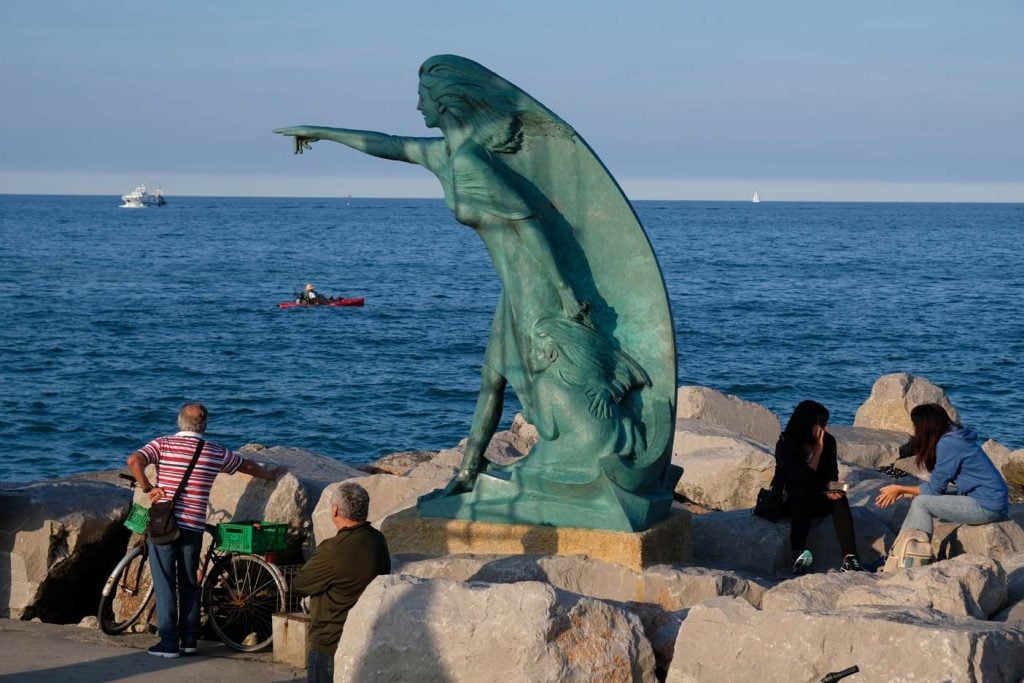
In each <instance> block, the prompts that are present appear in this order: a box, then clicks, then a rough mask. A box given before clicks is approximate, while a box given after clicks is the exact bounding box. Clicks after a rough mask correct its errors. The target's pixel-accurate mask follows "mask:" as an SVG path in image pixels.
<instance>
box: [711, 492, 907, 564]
mask: <svg viewBox="0 0 1024 683" xmlns="http://www.w3.org/2000/svg"><path fill="white" fill-rule="evenodd" d="M850 512H851V514H852V515H853V528H854V532H855V537H856V541H857V553H858V554H859V555H860V558H861V560H862V561H864V562H866V563H872V562H876V561H878V560H879V559H881V558H882V557H884V555H885V549H886V548H887V547H888V544H890V543H891V542H892V539H893V538H894V536H895V535H894V533H893V530H892V529H891V528H890V527H889V526H888V525H887V524H886V523H885V522H884V520H883V519H881V518H880V517H878V516H877V515H876V514H875V513H874V511H873V510H872V509H870V508H866V507H863V506H852V507H851V508H850ZM692 524H693V560H694V563H695V564H698V565H701V566H711V567H722V568H727V569H743V570H747V571H751V572H754V573H755V574H757V575H760V576H766V577H779V576H788V575H789V573H790V570H791V569H792V558H791V557H790V547H789V520H787V519H783V520H781V521H779V522H774V523H773V522H768V521H766V520H764V519H761V518H760V517H755V516H754V515H752V514H750V511H749V510H731V511H728V512H711V513H708V514H703V515H694V516H693V520H692ZM807 547H808V549H810V551H811V554H812V555H813V556H814V565H813V567H812V569H813V570H816V571H817V570H825V569H827V568H829V567H838V566H839V563H840V561H841V559H842V553H841V551H840V549H839V541H838V540H837V538H836V532H835V527H834V526H833V524H832V520H831V518H828V519H821V520H818V521H816V522H815V523H814V524H812V526H811V531H810V534H809V535H808V537H807Z"/></svg>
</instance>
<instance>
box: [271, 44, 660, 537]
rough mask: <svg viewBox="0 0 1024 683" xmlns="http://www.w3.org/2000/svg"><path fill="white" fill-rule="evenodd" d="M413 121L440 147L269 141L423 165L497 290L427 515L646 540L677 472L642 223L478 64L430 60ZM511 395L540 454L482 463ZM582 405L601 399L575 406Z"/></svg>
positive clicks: (571, 138)
mask: <svg viewBox="0 0 1024 683" xmlns="http://www.w3.org/2000/svg"><path fill="white" fill-rule="evenodd" d="M418 109H419V110H420V111H421V112H422V114H423V119H424V122H425V123H426V125H427V126H428V127H431V128H439V129H440V130H441V132H442V134H443V137H440V138H418V137H398V136H392V135H387V134H383V133H375V132H369V131H360V130H350V129H344V128H325V127H318V126H297V127H291V128H281V129H278V130H276V131H275V132H277V133H281V134H283V135H289V136H292V137H294V138H295V151H296V153H302V151H303V150H304V149H309V143H311V142H313V141H316V140H332V141H334V142H339V143H341V144H343V145H347V146H349V147H352V148H354V149H357V150H359V151H361V152H365V153H367V154H371V155H373V156H377V157H382V158H385V159H394V160H399V161H406V162H409V163H414V164H418V165H420V166H423V167H425V168H427V169H428V170H430V171H431V172H432V173H433V174H434V175H435V176H436V177H437V178H438V180H439V181H440V182H441V186H442V188H443V189H444V196H445V202H446V204H447V206H448V208H449V209H451V210H452V212H453V213H454V214H455V218H456V219H457V220H458V221H459V222H460V223H463V224H464V225H467V226H469V227H471V228H473V229H474V230H475V231H476V232H477V234H478V235H480V237H481V239H482V240H483V242H484V244H485V246H486V247H487V251H488V253H489V254H490V256H491V259H492V261H493V263H494V266H495V268H496V270H497V271H498V275H499V277H500V278H501V282H502V292H501V298H500V300H499V302H498V306H497V310H496V312H495V316H494V321H493V323H492V326H491V334H490V338H489V340H488V343H487V351H486V353H485V356H484V363H483V369H482V371H481V389H480V395H479V398H478V400H477V406H476V412H475V415H474V418H473V425H472V427H471V429H470V435H469V440H468V443H467V446H466V451H465V456H464V459H463V462H462V466H461V467H460V470H459V472H458V474H457V476H456V477H455V479H454V480H453V481H452V483H451V484H449V486H448V487H447V488H446V489H444V490H442V491H438V492H435V493H434V494H432V495H430V496H426V497H424V499H422V500H421V501H420V505H419V508H420V512H421V514H424V515H428V516H444V517H460V518H468V519H480V520H487V521H499V522H528V523H539V524H555V525H559V526H589V527H599V528H621V529H630V530H635V529H638V528H645V527H646V526H648V525H650V524H652V523H653V522H655V521H657V520H658V519H660V518H661V517H663V516H665V515H666V514H667V513H668V506H669V505H670V504H671V491H672V487H673V485H674V483H675V479H676V478H678V474H676V473H674V472H673V471H672V470H671V469H670V466H669V464H668V460H669V456H670V452H671V436H672V415H673V412H674V409H673V408H674V396H675V353H674V341H673V335H672V326H671V318H670V315H669V312H668V302H667V296H666V295H665V288H664V283H663V281H662V279H661V274H660V271H659V270H658V267H657V262H656V261H655V260H654V256H653V253H652V252H651V250H650V245H649V244H648V242H647V239H646V236H645V235H644V234H643V229H642V228H641V227H640V224H639V222H638V221H637V219H636V216H635V214H633V212H632V209H631V208H630V207H629V204H628V202H627V201H626V200H625V197H624V196H623V195H622V193H621V190H619V188H618V186H617V185H616V184H615V182H614V180H612V178H611V176H610V175H609V174H608V173H607V171H606V170H605V169H604V167H603V166H602V165H601V164H600V161H598V160H597V158H596V157H595V156H594V155H593V153H592V152H591V151H590V150H589V148H588V147H587V146H586V144H585V143H584V142H583V141H582V140H581V139H580V138H579V136H578V135H577V134H576V132H575V131H574V130H573V129H572V128H571V127H570V126H569V125H568V124H566V123H565V122H564V121H562V120H561V119H559V118H558V117H557V116H555V115H554V114H553V113H552V112H550V111H549V110H547V109H546V108H545V107H544V106H543V105H541V104H540V103H539V102H537V101H536V100H534V99H533V98H532V97H530V96H529V95H527V94H526V93H525V92H523V91H522V90H521V89H519V88H517V87H516V86H514V85H512V84H511V83H509V82H508V81H506V80H505V79H503V78H501V77H500V76H498V75H497V74H494V73H493V72H491V71H489V70H487V69H485V68H484V67H482V66H481V65H479V64H477V63H476V62H473V61H471V60H468V59H465V58H462V57H456V56H453V55H439V56H436V57H432V58H430V59H428V60H427V61H426V62H425V63H424V64H423V66H422V67H421V68H420V84H419V105H418ZM573 358H576V359H577V361H576V362H575V364H574V361H573V360H572V359H573ZM587 358H589V359H591V360H593V359H598V362H596V363H595V362H588V361H586V360H581V359H587ZM570 378H571V379H570ZM507 383H511V385H512V387H513V388H514V389H515V391H516V394H517V396H518V397H519V399H520V402H521V403H522V405H523V411H524V417H525V418H526V419H527V421H529V422H532V423H535V424H538V425H543V426H544V427H546V428H545V429H541V441H540V442H539V443H538V444H537V446H535V448H534V452H533V453H531V455H530V456H528V457H527V458H525V459H524V460H523V461H521V463H520V464H519V465H517V466H512V467H510V468H499V467H497V466H495V465H493V464H492V465H489V466H488V465H487V464H486V461H485V460H484V457H483V454H484V452H485V450H486V448H487V445H488V443H489V442H490V439H491V437H492V435H493V434H494V431H495V429H496V428H497V425H498V422H499V421H500V419H501V413H502V403H503V394H504V390H505V386H506V384H507ZM574 391H581V392H584V394H585V393H586V392H587V391H589V392H590V396H589V397H588V398H586V399H585V400H582V401H581V400H573V396H574ZM599 435H601V436H599ZM534 454H536V455H537V456H538V457H534ZM570 473H571V474H570ZM513 499H514V500H513Z"/></svg>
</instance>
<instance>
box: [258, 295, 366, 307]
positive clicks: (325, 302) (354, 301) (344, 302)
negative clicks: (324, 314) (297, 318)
mask: <svg viewBox="0 0 1024 683" xmlns="http://www.w3.org/2000/svg"><path fill="white" fill-rule="evenodd" d="M365 301H366V299H365V298H364V297H361V296H360V297H353V298H351V299H344V298H342V299H317V300H316V301H315V302H313V301H299V300H295V301H282V302H281V303H279V304H278V305H277V307H278V308H339V307H343V306H362V305H363V303H364V302H365Z"/></svg>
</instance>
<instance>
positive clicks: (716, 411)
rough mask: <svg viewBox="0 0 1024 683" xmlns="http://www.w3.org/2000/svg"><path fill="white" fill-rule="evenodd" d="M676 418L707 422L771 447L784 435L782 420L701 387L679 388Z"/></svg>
mask: <svg viewBox="0 0 1024 683" xmlns="http://www.w3.org/2000/svg"><path fill="white" fill-rule="evenodd" d="M676 418H677V419H685V420H700V421H702V422H707V423H709V424H711V425H714V426H716V427H723V428H725V429H728V430H729V431H733V432H737V433H739V434H742V435H744V436H746V437H748V438H750V439H753V440H754V441H758V442H760V443H762V444H764V445H766V446H770V447H774V446H775V442H776V441H778V439H779V432H780V431H781V428H780V426H779V418H778V417H777V416H776V415H775V413H773V412H772V411H770V410H768V409H767V408H765V407H764V406H762V405H759V404H757V403H751V402H750V401H744V400H743V399H741V398H739V397H736V396H733V395H731V394H723V393H722V392H720V391H715V390H714V389H710V388H708V387H701V386H683V387H679V391H678V392H676Z"/></svg>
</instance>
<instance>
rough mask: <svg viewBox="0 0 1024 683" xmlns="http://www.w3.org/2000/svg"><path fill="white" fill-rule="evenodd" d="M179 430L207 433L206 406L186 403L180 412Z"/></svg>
mask: <svg viewBox="0 0 1024 683" xmlns="http://www.w3.org/2000/svg"><path fill="white" fill-rule="evenodd" d="M178 429H180V430H181V431H183V432H198V433H200V434H202V433H203V432H205V431H206V406H204V405H203V404H202V403H186V404H185V405H183V406H182V407H181V410H179V411H178Z"/></svg>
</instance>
